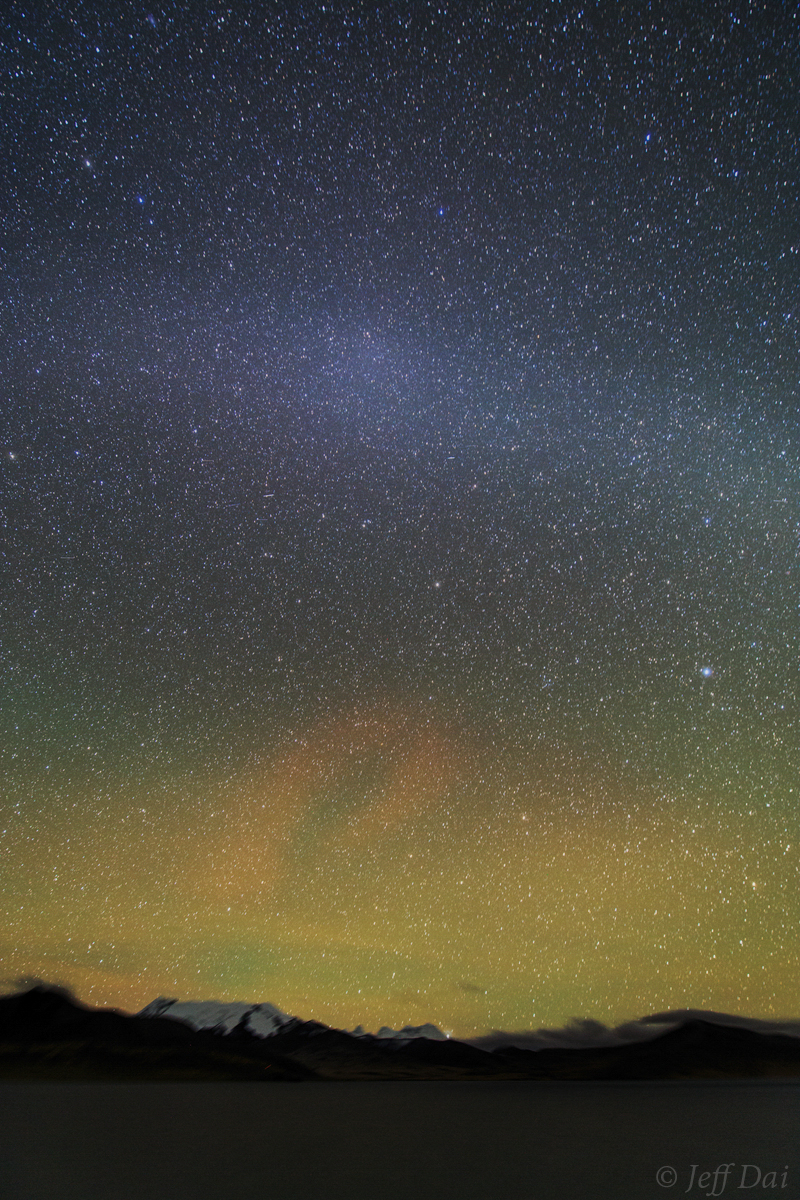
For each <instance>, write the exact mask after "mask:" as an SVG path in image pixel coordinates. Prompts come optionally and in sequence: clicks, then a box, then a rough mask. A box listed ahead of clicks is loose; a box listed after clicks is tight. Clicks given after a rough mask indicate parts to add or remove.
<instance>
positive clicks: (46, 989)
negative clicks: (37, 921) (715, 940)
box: [0, 984, 800, 1082]
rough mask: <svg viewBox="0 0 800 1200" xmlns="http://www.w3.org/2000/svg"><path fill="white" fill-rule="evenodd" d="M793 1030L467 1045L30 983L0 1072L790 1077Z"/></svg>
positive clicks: (247, 1077)
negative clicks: (102, 1004)
mask: <svg viewBox="0 0 800 1200" xmlns="http://www.w3.org/2000/svg"><path fill="white" fill-rule="evenodd" d="M789 1028H790V1032H785V1030H784V1028H777V1027H775V1026H773V1025H771V1024H770V1023H769V1022H766V1021H747V1019H745V1018H738V1017H733V1016H728V1015H726V1014H719V1013H703V1012H702V1011H698V1010H690V1011H688V1012H683V1013H664V1014H658V1015H657V1016H654V1017H650V1018H645V1019H644V1020H643V1021H641V1022H631V1023H629V1024H628V1025H627V1026H624V1027H620V1029H619V1030H617V1031H613V1030H611V1031H609V1030H606V1029H605V1027H603V1026H599V1025H596V1024H595V1023H586V1026H585V1027H584V1028H583V1031H582V1034H581V1027H580V1026H575V1027H573V1029H572V1031H571V1032H570V1030H569V1029H568V1030H567V1031H565V1033H564V1034H563V1035H562V1038H561V1043H562V1044H558V1040H559V1039H558V1038H555V1037H554V1036H553V1035H552V1034H550V1035H547V1034H546V1033H544V1034H538V1035H536V1034H531V1033H524V1034H502V1033H495V1034H492V1035H490V1036H489V1037H485V1038H476V1039H473V1040H472V1041H469V1042H467V1041H459V1040H457V1039H455V1038H449V1037H448V1036H447V1035H446V1034H444V1033H442V1032H441V1030H439V1029H437V1028H436V1027H435V1026H433V1025H422V1026H406V1027H405V1028H404V1029H402V1030H399V1031H395V1030H391V1029H388V1028H384V1029H381V1030H380V1031H379V1032H378V1033H377V1034H369V1033H365V1032H364V1031H363V1030H362V1029H361V1028H360V1027H359V1028H357V1029H356V1030H354V1031H353V1032H346V1031H344V1030H340V1029H333V1028H330V1027H329V1026H327V1025H323V1024H321V1023H320V1022H317V1021H303V1020H301V1019H299V1018H297V1017H292V1016H289V1015H288V1014H286V1013H283V1012H282V1011H281V1010H280V1009H278V1008H276V1007H275V1006H274V1005H271V1004H266V1003H262V1004H246V1003H243V1002H238V1003H220V1002H217V1001H211V1000H206V1001H196V1002H189V1001H177V1000H170V999H165V998H160V999H158V1000H154V1001H153V1002H152V1003H150V1004H148V1005H147V1007H146V1008H145V1009H143V1010H142V1012H140V1013H138V1014H135V1015H132V1014H127V1013H123V1012H119V1011H117V1010H115V1009H109V1008H90V1007H88V1006H87V1005H84V1004H82V1003H80V1002H79V1001H78V1000H76V999H75V997H74V996H72V995H71V994H70V993H69V992H68V991H67V990H66V989H64V988H60V987H56V986H51V985H42V984H39V985H36V986H34V987H31V988H29V989H28V990H27V991H24V992H18V993H16V994H13V995H7V996H0V1079H5V1080H14V1079H16V1080H23V1079H25V1080H77V1079H82V1080H106V1081H108V1080H120V1081H128V1080H154V1081H166V1080H183V1081H187V1082H188V1081H201V1080H204V1081H210V1080H228V1081H231V1080H241V1081H243V1082H244V1081H258V1082H266V1081H275V1082H279V1081H280V1082H301V1081H313V1080H365V1081H366V1080H454V1081H455V1080H487V1081H491V1080H497V1081H500V1080H532V1081H547V1080H562V1081H588V1080H595V1081H612V1080H670V1079H671V1080H676V1079H720V1080H725V1079H763V1080H768V1079H782V1080H787V1079H793V1078H798V1079H800V1036H798V1033H797V1032H796V1031H795V1027H794V1025H790V1026H789ZM576 1029H577V1030H578V1036H576V1032H575V1031H576ZM564 1043H566V1044H564Z"/></svg>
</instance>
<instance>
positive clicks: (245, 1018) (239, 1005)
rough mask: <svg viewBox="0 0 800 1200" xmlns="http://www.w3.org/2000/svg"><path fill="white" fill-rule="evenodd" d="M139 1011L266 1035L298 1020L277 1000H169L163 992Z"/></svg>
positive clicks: (198, 1026) (199, 1026) (222, 1029)
mask: <svg viewBox="0 0 800 1200" xmlns="http://www.w3.org/2000/svg"><path fill="white" fill-rule="evenodd" d="M138 1015H139V1016H140V1017H171V1018H173V1019H174V1020H176V1021H183V1022H184V1024H186V1025H191V1027H192V1028H193V1029H211V1030H214V1031H216V1032H218V1033H230V1032H231V1031H232V1030H233V1029H237V1028H238V1029H244V1030H246V1031H247V1033H251V1034H253V1035H254V1036H255V1037H262V1038H265V1037H270V1035H271V1034H273V1033H277V1032H278V1030H279V1029H282V1028H284V1026H286V1025H287V1024H289V1023H290V1022H294V1020H295V1018H294V1017H290V1016H288V1015H287V1014H286V1013H284V1012H281V1010H280V1009H279V1008H276V1007H275V1005H274V1004H266V1003H264V1004H246V1003H245V1002H244V1001H241V1000H234V1001H232V1002H231V1003H229V1004H225V1003H223V1002H222V1001H220V1000H168V999H166V998H165V997H163V996H159V998H158V999H157V1000H152V1001H151V1002H150V1003H149V1004H148V1005H147V1006H146V1008H143V1009H142V1011H141V1012H140V1013H139V1014H138Z"/></svg>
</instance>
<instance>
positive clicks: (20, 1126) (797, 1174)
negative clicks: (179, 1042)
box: [0, 1083, 800, 1200]
mask: <svg viewBox="0 0 800 1200" xmlns="http://www.w3.org/2000/svg"><path fill="white" fill-rule="evenodd" d="M799 1150H800V1084H754V1083H743V1084H716V1083H691V1084H683V1083H667V1084H636V1083H634V1084H560V1083H552V1084H536V1083H484V1084H471V1083H373V1084H364V1083H353V1084H351V1083H330V1084H325V1083H321V1084H275V1085H264V1084H134V1085H127V1084H4V1085H0V1197H1V1198H2V1200H5V1198H6V1197H8V1198H12V1197H13V1198H14V1200H45V1198H46V1200H56V1198H58V1200H207V1198H209V1200H210V1198H212V1197H213V1198H214V1200H229V1198H230V1200H312V1198H313V1200H328V1198H338V1197H351V1198H352V1200H361V1198H362V1197H364V1198H366V1197H369V1198H370V1200H372V1198H375V1200H395V1198H398V1200H399V1198H402V1200H418V1198H427V1197H435V1198H436V1200H450V1198H451V1197H453V1198H456V1197H458V1198H459V1200H473V1198H475V1200H495V1198H496V1200H539V1198H542V1200H544V1198H547V1200H550V1198H553V1200H583V1198H584V1197H587V1198H592V1200H595V1198H597V1200H606V1198H609V1200H628V1198H629V1197H630V1198H632V1200H633V1198H635V1200H650V1198H653V1200H655V1198H656V1197H662V1198H664V1197H679V1196H680V1197H684V1196H688V1197H691V1198H694V1197H700V1196H709V1195H713V1196H724V1197H726V1198H731V1197H736V1198H741V1197H747V1196H754V1197H756V1196H757V1197H765V1196H766V1197H776V1198H777V1197H781V1200H784V1198H785V1200H790V1198H791V1200H800V1152H799ZM727 1164H730V1166H729V1167H728V1168H727V1170H726V1166H727Z"/></svg>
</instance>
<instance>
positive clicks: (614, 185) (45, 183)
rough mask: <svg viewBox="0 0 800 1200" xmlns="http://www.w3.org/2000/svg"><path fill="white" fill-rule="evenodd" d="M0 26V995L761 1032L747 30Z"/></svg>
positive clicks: (774, 336) (797, 27)
mask: <svg viewBox="0 0 800 1200" xmlns="http://www.w3.org/2000/svg"><path fill="white" fill-rule="evenodd" d="M0 22H1V27H2V35H1V40H2V79H3V84H2V89H3V95H4V99H3V101H2V107H1V108H0V141H1V144H2V155H1V156H0V179H2V192H1V193H0V196H2V199H1V200H0V230H1V231H2V237H1V238H0V241H1V242H2V258H1V259H0V295H1V296H2V305H1V306H0V453H1V454H2V462H1V464H0V489H2V531H1V532H2V539H1V540H0V550H1V551H2V559H1V562H2V576H1V578H2V613H1V614H0V632H1V633H2V685H3V702H2V734H1V735H0V744H1V749H2V764H1V769H2V797H1V801H0V803H1V806H2V807H1V812H2V820H0V848H2V855H3V863H4V865H3V868H2V869H3V875H4V885H3V889H2V893H3V900H2V911H1V912H0V928H1V929H2V933H0V957H1V960H2V961H1V962H0V969H1V970H2V975H3V979H4V981H6V982H7V981H9V980H12V979H19V978H23V979H25V978H34V977H36V978H42V979H46V980H51V981H54V982H60V983H66V984H69V985H70V986H72V987H73V988H74V989H75V990H76V992H77V994H78V995H79V996H80V997H81V998H82V999H84V1000H86V1001H89V1002H92V1003H97V1004H100V1003H107V1004H115V1005H118V1006H121V1007H123V1008H126V1009H129V1010H135V1009H138V1008H141V1007H142V1006H144V1005H145V1004H146V1003H147V1002H148V1001H150V1000H152V999H153V998H154V997H156V996H158V995H167V996H174V997H177V998H181V999H208V998H218V999H223V1000H253V1001H269V1002H271V1003H273V1004H276V1005H278V1006H279V1007H280V1008H282V1009H283V1010H284V1011H287V1012H290V1013H294V1014H296V1015H298V1016H302V1017H306V1018H309V1017H314V1018H316V1019H318V1020H322V1021H325V1022H326V1023H328V1024H334V1025H338V1026H340V1027H347V1028H352V1027H353V1026H354V1025H356V1024H357V1023H360V1024H362V1025H364V1026H365V1027H366V1028H368V1029H376V1028H377V1027H378V1026H379V1025H383V1024H387V1025H391V1026H393V1027H395V1028H396V1027H399V1026H402V1025H404V1024H407V1023H411V1024H420V1023H421V1022H423V1021H433V1022H434V1023H436V1024H437V1025H439V1026H440V1027H441V1028H443V1029H445V1030H447V1031H450V1032H452V1033H455V1034H456V1035H460V1036H467V1035H471V1034H475V1033H479V1032H484V1031H486V1030H488V1029H490V1028H505V1029H523V1028H537V1027H539V1026H541V1025H558V1024H561V1023H563V1022H565V1021H566V1020H568V1019H569V1018H571V1017H591V1018H595V1019H597V1020H601V1021H607V1022H617V1021H621V1020H623V1019H627V1018H631V1017H636V1016H641V1015H644V1014H646V1013H649V1012H653V1011H659V1010H664V1009H668V1008H677V1007H690V1006H691V1007H707V1008H713V1009H717V1010H724V1011H728V1012H736V1013H741V1014H748V1015H755V1016H795V1017H796V1016H798V1015H800V1008H798V1001H797V987H798V981H799V980H800V943H799V941H798V929H799V926H798V919H799V918H800V887H799V886H798V885H799V884H800V880H798V848H799V847H800V830H798V800H799V799H800V775H798V768H800V722H798V698H799V693H800V686H799V685H800V677H799V676H798V667H799V664H800V659H799V657H798V652H799V651H800V612H799V611H798V604H799V603H800V594H799V585H800V346H799V345H798V342H799V341H800V306H799V305H798V296H799V295H800V288H799V286H798V285H799V282H800V220H799V219H798V216H799V214H800V208H799V206H798V186H799V184H800V173H799V172H798V157H799V156H800V155H799V151H798V147H799V146H800V115H799V114H798V102H797V97H798V95H799V94H800V56H799V51H800V15H799V14H798V11H797V9H796V6H795V5H794V4H792V3H780V2H779V0H775V2H774V3H770V4H763V3H760V2H758V3H757V2H752V3H747V2H744V0H737V2H733V3H730V4H727V5H721V4H717V3H714V2H709V3H703V4H696V3H691V4H690V3H672V4H664V5H647V4H644V3H641V4H639V3H635V4H634V3H630V4H612V3H588V2H587V3H584V4H580V3H559V2H557V0H553V2H550V3H545V2H544V0H541V2H540V3H533V4H529V5H523V4H516V3H507V4H501V3H491V2H490V3H485V4H478V3H475V4H466V5H455V4H452V5H448V4H444V3H441V4H437V3H428V4H425V3H380V4H367V5H363V6H362V5H357V4H350V3H337V2H335V0H334V2H332V3H330V2H326V3H325V4H322V3H318V2H316V0H309V2H308V3H303V4H290V5H278V4H265V5H258V6H254V7H253V9H252V10H251V9H249V8H247V7H246V6H245V5H243V4H237V5H235V6H234V7H231V8H228V7H224V6H216V5H214V4H198V3H189V4H180V5H179V4H177V3H175V4H163V5H159V6H158V7H156V8H153V9H152V10H150V9H148V8H147V6H146V5H145V6H142V5H140V4H133V3H124V2H120V3H116V2H115V3H113V4H108V5H102V4H99V3H74V4H55V3H50V2H46V0H42V2H40V3H32V4H30V5H28V4H16V3H13V4H11V5H9V6H7V7H6V8H5V9H4V14H3V16H2V17H0Z"/></svg>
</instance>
